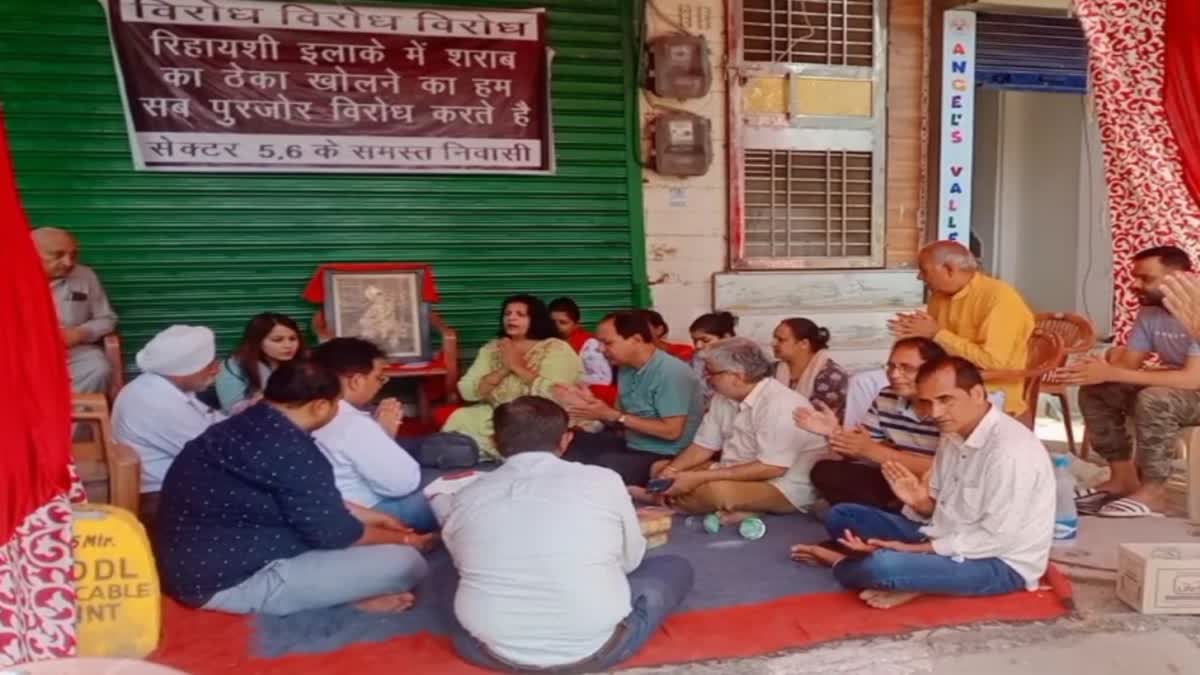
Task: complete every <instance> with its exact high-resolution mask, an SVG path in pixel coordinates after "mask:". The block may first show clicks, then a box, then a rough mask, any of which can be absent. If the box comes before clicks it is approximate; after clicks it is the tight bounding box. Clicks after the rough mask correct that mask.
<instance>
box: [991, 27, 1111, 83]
mask: <svg viewBox="0 0 1200 675" xmlns="http://www.w3.org/2000/svg"><path fill="white" fill-rule="evenodd" d="M976 26H977V27H976V31H977V33H976V40H977V42H976V44H977V49H978V51H979V60H978V62H977V64H976V66H975V81H976V82H977V83H979V85H980V86H983V87H987V88H991V89H1009V90H1021V91H1050V92H1064V93H1079V94H1082V93H1085V92H1087V84H1088V73H1087V68H1088V50H1087V39H1086V38H1085V37H1084V35H1083V27H1082V26H1080V25H1079V21H1078V20H1077V19H1075V18H1074V17H1053V16H1024V15H1019V14H985V13H980V14H979V19H978V23H977V24H976Z"/></svg>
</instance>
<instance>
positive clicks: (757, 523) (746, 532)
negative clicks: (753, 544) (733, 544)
mask: <svg viewBox="0 0 1200 675" xmlns="http://www.w3.org/2000/svg"><path fill="white" fill-rule="evenodd" d="M766 533H767V524H766V523H764V522H763V521H762V519H761V518H756V517H753V516H752V517H750V518H747V519H745V520H743V521H742V524H741V525H738V534H740V535H742V538H744V539H749V540H750V541H754V540H756V539H762V538H763V535H765V534H766Z"/></svg>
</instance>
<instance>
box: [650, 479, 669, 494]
mask: <svg viewBox="0 0 1200 675" xmlns="http://www.w3.org/2000/svg"><path fill="white" fill-rule="evenodd" d="M674 484H675V479H674V478H655V479H654V480H652V481H650V482H649V483H646V492H649V493H651V494H661V493H663V492H666V491H667V490H670V489H671V486H672V485H674Z"/></svg>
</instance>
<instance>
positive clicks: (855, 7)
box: [742, 0, 915, 67]
mask: <svg viewBox="0 0 1200 675" xmlns="http://www.w3.org/2000/svg"><path fill="white" fill-rule="evenodd" d="M914 1H915V0H914ZM874 25H875V0H742V32H743V39H744V47H743V58H744V59H745V60H746V61H752V62H768V63H812V64H820V65H827V66H868V67H869V66H871V65H873V57H872V55H873V54H874V38H875V36H874Z"/></svg>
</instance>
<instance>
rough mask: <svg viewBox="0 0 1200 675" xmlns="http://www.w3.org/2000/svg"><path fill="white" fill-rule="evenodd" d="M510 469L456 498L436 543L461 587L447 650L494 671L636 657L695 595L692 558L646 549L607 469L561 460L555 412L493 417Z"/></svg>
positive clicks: (561, 668)
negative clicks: (647, 555) (450, 648)
mask: <svg viewBox="0 0 1200 675" xmlns="http://www.w3.org/2000/svg"><path fill="white" fill-rule="evenodd" d="M494 424H495V429H496V445H497V446H498V447H499V449H500V453H501V454H502V455H504V457H505V461H504V464H503V465H501V466H500V468H498V469H496V470H495V471H492V472H491V473H487V474H484V475H482V476H480V477H479V478H478V479H477V480H475V482H473V483H471V484H470V485H467V486H466V487H464V488H462V490H461V491H459V492H458V493H457V494H455V495H454V496H453V498H452V499H453V501H452V503H451V504H450V506H449V509H448V511H449V515H448V516H447V518H446V522H445V527H444V528H443V530H442V532H443V536H444V537H445V542H446V548H447V549H449V551H450V555H451V556H452V557H453V559H454V566H455V567H456V568H457V569H458V573H459V576H460V577H461V581H460V582H459V585H458V591H457V592H456V594H455V596H454V616H455V617H456V618H457V619H458V624H459V626H457V627H456V630H455V632H454V636H453V637H454V645H455V647H456V648H457V650H458V653H459V655H461V656H462V657H463V658H464V659H466V660H468V661H470V662H472V663H475V664H477V665H480V666H482V667H484V668H488V669H491V670H504V671H508V670H517V671H533V670H545V671H547V672H556V673H561V672H595V671H606V670H610V669H612V668H613V667H615V666H616V665H617V664H619V663H621V662H622V661H625V660H626V659H628V658H630V657H631V656H633V655H634V654H635V653H637V651H638V650H639V649H641V648H642V646H643V645H644V644H646V641H647V640H649V639H650V637H651V636H652V635H653V634H654V633H655V632H656V631H657V630H658V627H659V626H660V625H661V624H662V622H663V621H664V620H665V619H666V618H667V615H668V614H670V613H671V612H672V611H674V610H675V608H676V607H678V605H679V603H680V602H682V601H683V598H684V596H685V595H687V593H688V591H689V590H691V588H692V583H693V572H692V567H691V565H690V564H689V563H688V561H687V560H685V559H683V558H680V557H678V556H670V555H660V556H656V557H654V558H650V559H647V560H643V556H644V555H645V552H646V540H645V538H644V537H643V536H642V531H641V526H640V525H639V524H638V519H637V515H636V514H635V513H634V510H633V504H632V503H631V502H630V500H629V495H628V494H627V493H626V492H625V485H624V483H623V482H622V481H621V477H620V476H619V475H617V474H616V473H615V472H614V471H612V470H611V469H605V468H602V467H598V466H587V465H584V464H577V463H575V462H567V461H564V460H563V459H561V456H562V454H563V451H564V450H565V449H566V447H567V445H568V444H569V443H570V442H571V433H570V432H569V431H568V429H567V414H566V412H565V411H564V410H563V409H562V408H560V407H559V406H558V404H556V403H554V402H553V401H550V400H548V399H544V398H539V397H536V396H522V397H520V398H518V399H516V400H514V401H512V402H511V403H506V404H504V405H502V406H500V407H499V408H497V409H496V414H495V417H494Z"/></svg>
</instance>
